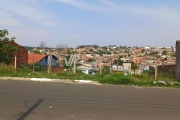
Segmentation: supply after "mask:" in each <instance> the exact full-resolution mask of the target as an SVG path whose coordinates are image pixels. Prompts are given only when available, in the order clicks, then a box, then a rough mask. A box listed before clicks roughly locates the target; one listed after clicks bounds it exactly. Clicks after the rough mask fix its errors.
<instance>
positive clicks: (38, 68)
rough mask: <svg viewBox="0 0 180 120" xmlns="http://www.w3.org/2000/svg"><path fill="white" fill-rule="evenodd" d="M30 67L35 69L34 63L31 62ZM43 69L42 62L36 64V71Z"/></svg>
mask: <svg viewBox="0 0 180 120" xmlns="http://www.w3.org/2000/svg"><path fill="white" fill-rule="evenodd" d="M29 68H31V69H33V64H30V65H29ZM42 70H43V68H42V65H41V63H35V64H34V71H36V72H37V71H42Z"/></svg>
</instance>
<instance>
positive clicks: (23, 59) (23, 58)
mask: <svg viewBox="0 0 180 120" xmlns="http://www.w3.org/2000/svg"><path fill="white" fill-rule="evenodd" d="M7 44H8V45H9V46H13V47H16V48H18V51H15V52H13V58H12V59H11V61H12V62H11V65H13V66H14V64H15V56H16V65H17V67H19V66H20V65H27V64H28V50H27V49H26V48H24V47H23V46H21V45H19V44H17V43H16V42H14V40H11V41H9V42H7Z"/></svg>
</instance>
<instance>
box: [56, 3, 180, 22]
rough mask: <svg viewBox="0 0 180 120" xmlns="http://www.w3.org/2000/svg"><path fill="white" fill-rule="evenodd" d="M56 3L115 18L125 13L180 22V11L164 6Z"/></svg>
mask: <svg viewBox="0 0 180 120" xmlns="http://www.w3.org/2000/svg"><path fill="white" fill-rule="evenodd" d="M56 1H58V2H61V3H66V4H69V5H72V6H75V7H77V8H80V9H84V10H89V11H93V12H98V13H101V14H104V15H108V16H113V17H118V16H119V17H120V16H122V14H123V13H125V14H128V15H134V14H136V15H141V16H142V15H143V16H146V17H149V18H153V19H155V20H158V21H162V20H165V21H176V22H178V21H180V11H178V10H177V9H172V8H168V7H166V6H162V5H161V6H158V5H157V6H151V5H148V6H147V5H133V4H131V5H129V4H124V3H115V2H113V1H110V0H96V2H94V3H89V2H82V1H81V0H56Z"/></svg>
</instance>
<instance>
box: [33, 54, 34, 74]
mask: <svg viewBox="0 0 180 120" xmlns="http://www.w3.org/2000/svg"><path fill="white" fill-rule="evenodd" d="M33 72H34V56H33Z"/></svg>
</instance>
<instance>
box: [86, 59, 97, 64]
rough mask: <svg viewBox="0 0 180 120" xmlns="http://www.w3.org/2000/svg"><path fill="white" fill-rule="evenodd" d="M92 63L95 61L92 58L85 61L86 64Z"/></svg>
mask: <svg viewBox="0 0 180 120" xmlns="http://www.w3.org/2000/svg"><path fill="white" fill-rule="evenodd" d="M94 61H96V60H95V59H93V58H89V59H88V60H87V62H88V63H91V62H94Z"/></svg>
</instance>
